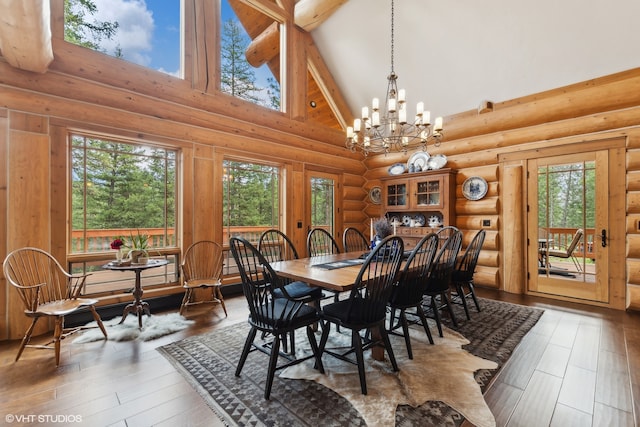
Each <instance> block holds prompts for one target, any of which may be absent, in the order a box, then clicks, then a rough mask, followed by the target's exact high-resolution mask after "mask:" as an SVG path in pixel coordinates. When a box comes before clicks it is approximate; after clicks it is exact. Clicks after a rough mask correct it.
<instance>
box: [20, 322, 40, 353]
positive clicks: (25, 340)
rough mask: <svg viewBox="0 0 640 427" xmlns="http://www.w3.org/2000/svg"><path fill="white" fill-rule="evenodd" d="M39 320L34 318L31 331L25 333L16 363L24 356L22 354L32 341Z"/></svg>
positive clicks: (30, 327)
mask: <svg viewBox="0 0 640 427" xmlns="http://www.w3.org/2000/svg"><path fill="white" fill-rule="evenodd" d="M38 319H40V318H39V317H34V318H33V320H32V321H31V326H29V329H27V332H25V333H24V337H23V338H22V342H21V343H20V348H19V349H18V355H17V356H16V362H17V361H18V359H20V356H22V352H23V351H24V349H25V347H26V346H27V344H29V341H31V334H33V328H35V327H36V323H37V322H38Z"/></svg>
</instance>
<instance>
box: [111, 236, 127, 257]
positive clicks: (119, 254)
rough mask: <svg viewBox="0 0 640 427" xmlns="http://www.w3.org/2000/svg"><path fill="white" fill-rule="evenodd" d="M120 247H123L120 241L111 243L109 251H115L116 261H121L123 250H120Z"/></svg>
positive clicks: (116, 240)
mask: <svg viewBox="0 0 640 427" xmlns="http://www.w3.org/2000/svg"><path fill="white" fill-rule="evenodd" d="M122 246H124V242H123V241H122V239H115V240H114V241H113V242H111V249H115V250H116V259H117V260H118V261H121V260H122V258H123V252H124V251H123V250H122Z"/></svg>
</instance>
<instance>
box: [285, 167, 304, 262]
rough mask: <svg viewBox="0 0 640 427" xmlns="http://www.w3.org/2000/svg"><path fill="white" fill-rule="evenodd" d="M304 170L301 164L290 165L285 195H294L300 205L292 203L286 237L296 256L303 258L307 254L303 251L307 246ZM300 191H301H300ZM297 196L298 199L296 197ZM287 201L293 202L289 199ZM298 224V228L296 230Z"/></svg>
mask: <svg viewBox="0 0 640 427" xmlns="http://www.w3.org/2000/svg"><path fill="white" fill-rule="evenodd" d="M304 176H305V175H304V168H303V165H302V163H294V164H293V165H292V172H291V179H290V181H291V184H290V185H289V186H288V190H289V192H288V193H287V194H295V195H296V197H295V200H299V201H300V202H302V203H294V204H293V206H292V213H291V219H290V222H289V224H288V228H287V232H288V236H289V237H290V238H291V240H292V241H293V243H294V245H295V247H296V249H297V250H298V254H300V256H303V254H305V253H306V252H307V250H306V249H305V247H306V244H307V225H308V224H306V216H305V212H306V207H307V206H306V203H304V200H307V199H306V197H305V193H306V192H307V185H306V182H305V178H304ZM301 189H302V190H301ZM298 196H299V197H298ZM289 200H293V199H292V198H289ZM298 224H300V228H298Z"/></svg>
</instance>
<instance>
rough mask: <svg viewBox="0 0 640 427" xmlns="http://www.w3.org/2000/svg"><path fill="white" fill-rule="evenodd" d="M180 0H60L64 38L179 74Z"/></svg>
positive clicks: (156, 68)
mask: <svg viewBox="0 0 640 427" xmlns="http://www.w3.org/2000/svg"><path fill="white" fill-rule="evenodd" d="M180 3H181V2H180V0H146V1H139V0H64V39H65V40H66V41H68V42H70V43H74V44H77V45H80V46H84V47H87V48H89V49H94V50H97V51H100V52H103V53H106V54H108V55H111V56H114V57H116V58H121V59H124V60H126V61H130V62H133V63H135V64H138V65H142V66H145V67H148V68H151V69H154V70H157V71H161V72H164V73H167V74H171V75H174V76H176V77H182V72H181V69H180V61H181V58H180V57H181V36H182V32H181V30H180V28H181V11H180V9H181V5H180Z"/></svg>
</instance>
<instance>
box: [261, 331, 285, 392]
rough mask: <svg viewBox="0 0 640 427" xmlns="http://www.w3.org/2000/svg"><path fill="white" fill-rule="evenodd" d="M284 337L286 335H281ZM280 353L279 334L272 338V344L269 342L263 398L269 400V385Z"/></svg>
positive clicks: (274, 373) (270, 385)
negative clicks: (269, 349)
mask: <svg viewBox="0 0 640 427" xmlns="http://www.w3.org/2000/svg"><path fill="white" fill-rule="evenodd" d="M282 338H283V339H286V337H284V336H283V337H282ZM279 353H280V336H275V337H274V338H273V344H271V354H270V355H269V369H268V370H267V383H266V384H265V385H264V398H265V400H269V395H271V387H272V386H273V377H275V375H276V366H277V364H278V355H279Z"/></svg>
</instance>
